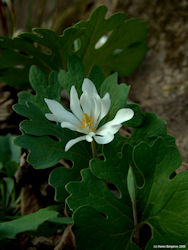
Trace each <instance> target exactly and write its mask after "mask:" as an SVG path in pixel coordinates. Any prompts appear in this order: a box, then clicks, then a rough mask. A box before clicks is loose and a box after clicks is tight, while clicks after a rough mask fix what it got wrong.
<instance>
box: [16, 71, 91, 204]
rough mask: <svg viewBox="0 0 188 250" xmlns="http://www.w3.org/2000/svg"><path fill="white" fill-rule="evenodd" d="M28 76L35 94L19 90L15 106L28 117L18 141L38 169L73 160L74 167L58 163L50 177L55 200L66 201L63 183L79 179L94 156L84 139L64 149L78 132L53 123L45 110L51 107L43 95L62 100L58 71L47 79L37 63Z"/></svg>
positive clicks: (21, 125) (19, 112) (21, 126)
mask: <svg viewBox="0 0 188 250" xmlns="http://www.w3.org/2000/svg"><path fill="white" fill-rule="evenodd" d="M29 79H30V81H31V85H32V87H33V89H34V90H35V92H36V94H35V95H32V94H31V93H28V92H21V93H19V103H18V104H16V105H14V107H13V108H14V110H15V111H16V112H17V113H18V114H20V115H23V116H25V117H26V118H28V119H29V120H25V121H23V122H22V123H21V124H20V128H21V130H22V132H23V135H22V136H19V137H17V138H16V139H15V143H16V144H17V145H19V146H20V147H23V148H26V149H28V150H29V151H30V153H29V156H28V162H29V163H31V164H32V165H33V166H34V167H35V168H38V169H44V168H48V167H51V166H54V165H56V164H58V162H59V161H60V160H62V159H65V160H69V161H71V162H72V163H73V166H71V164H70V166H69V168H64V167H62V165H60V164H59V165H58V166H59V167H58V168H56V169H54V170H53V172H52V175H51V177H50V183H51V184H52V185H53V186H54V187H55V188H56V199H57V200H58V201H64V199H65V197H66V195H67V192H66V191H65V188H64V186H65V184H66V183H67V182H69V181H70V180H78V179H79V178H80V169H82V168H85V167H88V162H89V159H90V158H91V152H90V148H88V143H87V142H82V143H80V144H78V145H75V146H74V147H72V148H71V149H70V150H69V151H68V152H65V151H64V148H65V145H66V143H67V142H68V141H69V140H70V139H73V138H75V137H77V136H78V135H79V134H78V133H76V132H73V131H71V130H68V129H62V128H61V126H60V124H55V123H53V122H50V121H49V120H47V119H46V117H45V113H49V110H48V107H47V105H46V103H45V102H44V98H49V99H54V100H57V101H59V102H60V97H61V86H60V85H59V83H58V80H57V73H56V72H52V73H51V74H50V77H49V82H47V80H46V77H45V75H44V73H43V72H42V71H41V70H39V69H38V68H37V67H36V66H32V67H31V70H30V75H29ZM59 171H60V172H61V175H59ZM57 173H58V174H57Z"/></svg>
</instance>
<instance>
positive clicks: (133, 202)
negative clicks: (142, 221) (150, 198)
mask: <svg viewBox="0 0 188 250" xmlns="http://www.w3.org/2000/svg"><path fill="white" fill-rule="evenodd" d="M132 208H133V218H134V226H135V234H134V236H135V242H136V244H137V245H139V227H138V218H137V210H136V200H132Z"/></svg>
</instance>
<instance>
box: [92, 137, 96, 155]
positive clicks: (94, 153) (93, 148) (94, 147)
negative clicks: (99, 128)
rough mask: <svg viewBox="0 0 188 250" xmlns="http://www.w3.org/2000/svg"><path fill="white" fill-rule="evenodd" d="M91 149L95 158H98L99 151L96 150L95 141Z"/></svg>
mask: <svg viewBox="0 0 188 250" xmlns="http://www.w3.org/2000/svg"><path fill="white" fill-rule="evenodd" d="M91 149H92V155H93V158H97V150H96V145H95V141H94V140H93V141H92V142H91Z"/></svg>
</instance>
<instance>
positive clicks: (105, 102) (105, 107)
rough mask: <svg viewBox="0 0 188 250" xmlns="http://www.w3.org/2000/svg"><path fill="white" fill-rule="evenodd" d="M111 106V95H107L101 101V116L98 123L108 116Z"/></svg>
mask: <svg viewBox="0 0 188 250" xmlns="http://www.w3.org/2000/svg"><path fill="white" fill-rule="evenodd" d="M110 105H111V100H110V95H109V93H106V94H105V96H104V97H103V98H102V99H101V114H100V117H99V121H98V122H100V121H101V120H102V119H103V118H104V117H105V116H106V115H107V114H108V111H109V109H110Z"/></svg>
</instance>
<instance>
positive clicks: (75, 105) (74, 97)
mask: <svg viewBox="0 0 188 250" xmlns="http://www.w3.org/2000/svg"><path fill="white" fill-rule="evenodd" d="M70 108H71V110H72V112H73V113H74V114H75V116H76V117H77V118H78V119H79V120H82V116H83V111H82V109H81V107H80V100H79V99H78V93H77V91H76V89H75V87H74V86H72V88H71V91H70Z"/></svg>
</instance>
